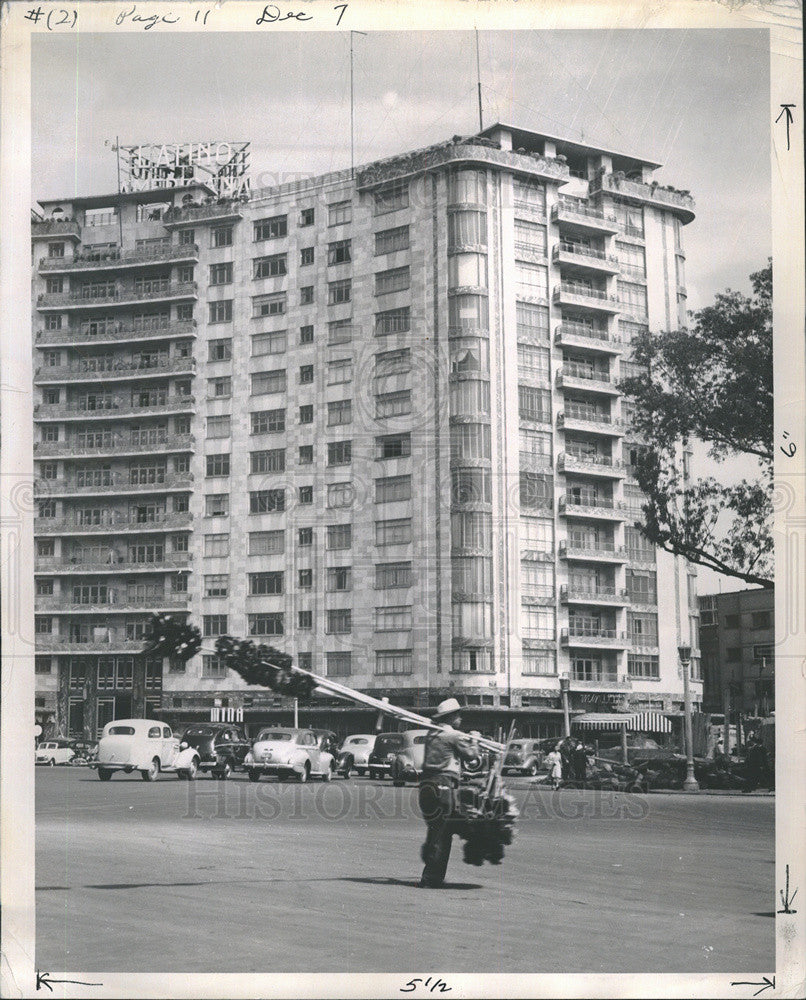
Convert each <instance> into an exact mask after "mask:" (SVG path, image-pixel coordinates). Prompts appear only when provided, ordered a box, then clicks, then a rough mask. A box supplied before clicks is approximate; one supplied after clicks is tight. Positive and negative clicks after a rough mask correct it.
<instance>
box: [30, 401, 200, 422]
mask: <svg viewBox="0 0 806 1000" xmlns="http://www.w3.org/2000/svg"><path fill="white" fill-rule="evenodd" d="M195 408H196V399H195V397H194V396H185V395H182V396H166V397H165V398H164V399H162V400H160V401H159V402H156V403H147V404H143V405H141V404H138V403H132V402H128V403H127V402H125V401H123V400H112V401H110V405H109V406H96V407H95V409H88V408H87V407H86V406H83V405H81V404H80V403H37V404H36V405H35V406H34V420H116V419H118V418H119V417H130V416H137V417H139V416H159V415H161V414H164V413H192V412H193V411H194V410H195Z"/></svg>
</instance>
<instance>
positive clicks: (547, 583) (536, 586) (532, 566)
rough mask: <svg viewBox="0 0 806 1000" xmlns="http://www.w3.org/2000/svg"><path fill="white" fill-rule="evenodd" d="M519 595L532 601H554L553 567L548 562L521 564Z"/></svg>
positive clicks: (524, 562) (532, 561)
mask: <svg viewBox="0 0 806 1000" xmlns="http://www.w3.org/2000/svg"><path fill="white" fill-rule="evenodd" d="M521 593H522V595H523V597H524V598H532V599H534V600H553V599H554V565H553V563H550V562H538V561H534V560H523V561H522V562H521Z"/></svg>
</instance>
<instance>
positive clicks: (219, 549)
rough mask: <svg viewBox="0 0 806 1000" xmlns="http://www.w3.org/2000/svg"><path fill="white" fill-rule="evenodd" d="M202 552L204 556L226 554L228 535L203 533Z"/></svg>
mask: <svg viewBox="0 0 806 1000" xmlns="http://www.w3.org/2000/svg"><path fill="white" fill-rule="evenodd" d="M204 554H205V556H228V555H229V535H205V536H204Z"/></svg>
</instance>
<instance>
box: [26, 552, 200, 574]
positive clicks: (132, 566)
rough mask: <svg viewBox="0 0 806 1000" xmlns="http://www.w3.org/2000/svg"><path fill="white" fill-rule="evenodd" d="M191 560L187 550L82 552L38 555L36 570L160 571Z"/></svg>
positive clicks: (50, 571) (79, 571)
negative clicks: (139, 554) (145, 554)
mask: <svg viewBox="0 0 806 1000" xmlns="http://www.w3.org/2000/svg"><path fill="white" fill-rule="evenodd" d="M192 560H193V555H192V554H191V553H190V552H164V553H163V554H162V555H158V556H155V557H154V558H153V559H148V560H145V559H131V558H129V556H128V555H118V554H117V553H115V552H109V554H108V555H106V556H104V557H103V558H99V559H94V558H91V557H88V556H87V557H85V556H72V557H69V556H37V557H36V566H35V571H36V572H37V573H47V574H53V573H55V574H58V575H68V576H72V575H73V574H74V573H162V572H170V571H171V570H177V569H188V568H189V567H190V564H191V562H192Z"/></svg>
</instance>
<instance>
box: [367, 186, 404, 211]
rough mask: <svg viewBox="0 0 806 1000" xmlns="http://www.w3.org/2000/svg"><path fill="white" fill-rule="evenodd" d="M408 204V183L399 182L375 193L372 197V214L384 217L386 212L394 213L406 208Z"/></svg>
mask: <svg viewBox="0 0 806 1000" xmlns="http://www.w3.org/2000/svg"><path fill="white" fill-rule="evenodd" d="M408 204H409V185H408V181H400V182H397V183H395V184H393V185H392V186H391V187H388V188H384V189H383V190H381V191H376V192H375V194H374V197H373V210H374V211H373V214H374V215H385V214H386V213H387V212H396V211H398V210H399V209H401V208H407V207H408Z"/></svg>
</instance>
